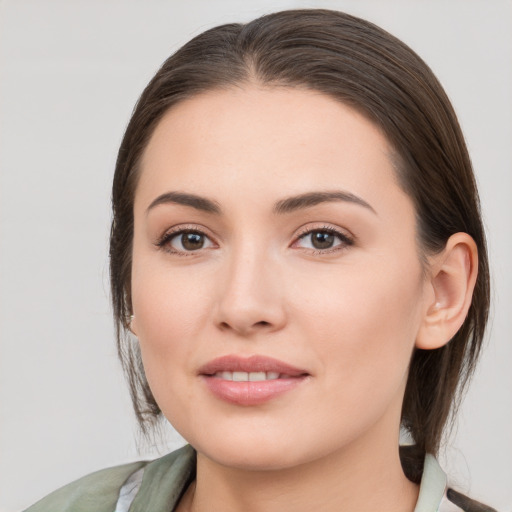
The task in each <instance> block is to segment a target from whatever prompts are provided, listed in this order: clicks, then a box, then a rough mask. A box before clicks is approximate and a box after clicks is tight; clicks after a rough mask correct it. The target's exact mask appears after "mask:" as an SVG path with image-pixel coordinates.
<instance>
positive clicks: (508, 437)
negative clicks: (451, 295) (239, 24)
mask: <svg viewBox="0 0 512 512" xmlns="http://www.w3.org/2000/svg"><path fill="white" fill-rule="evenodd" d="M294 7H328V8H334V9H340V10H345V11H347V12H349V13H352V14H355V15H359V16H361V17H364V18H367V19H369V20H371V21H373V22H375V23H377V24H379V25H381V26H382V27H383V28H385V29H387V30H389V31H390V32H392V33H393V34H395V35H397V36H398V37H400V38H401V39H403V40H404V41H405V42H406V43H408V44H409V45H410V46H411V47H412V48H413V49H415V50H416V51H417V52H418V53H419V54H420V55H421V56H422V57H423V58H424V59H425V60H426V61H427V62H428V63H429V65H430V66H431V67H432V68H433V70H434V72H435V73H436V74H437V75H438V77H439V78H440V79H441V81H442V83H443V84H444V86H445V87H446V90H447V92H448V94H449V95H450V97H451V98H452V101H453V103H454V106H455V109H456V111H457V113H458V114H459V117H460V122H461V124H462V127H463V129H464V131H465V134H466V137H467V141H468V145H469V149H470V152H471V156H472V159H473V163H474V166H475V170H476V174H477V178H478V181H479V185H480V191H481V197H482V205H483V213H484V217H485V222H486V225H487V228H488V234H489V246H490V253H491V266H492V272H493V283H494V292H493V299H494V308H493V321H492V329H491V331H490V333H489V336H488V345H487V348H486V351H485V354H484V356H483V358H482V363H481V366H480V368H479V371H478V372H477V374H476V376H475V379H474V382H473V385H472V387H471V389H470V392H469V394H468V397H467V399H466V401H465V403H464V405H463V407H462V410H461V414H460V419H459V422H458V426H457V428H456V430H455V433H454V435H453V437H452V438H451V439H450V440H449V446H450V447H449V448H448V450H447V451H446V453H445V455H444V456H443V457H442V461H443V464H444V467H445V469H446V470H447V471H448V472H449V473H450V475H451V480H452V482H454V483H455V484H457V485H458V486H459V487H460V488H461V489H463V490H465V491H467V492H469V493H470V494H471V495H472V496H473V497H475V498H479V499H481V500H483V501H486V502H488V503H489V504H491V505H493V506H495V507H497V508H498V509H499V510H501V511H512V463H511V461H512V371H511V370H510V368H511V365H512V343H511V342H510V337H511V332H512V269H511V262H512V201H511V196H512V151H511V146H512V99H511V98H512V26H511V25H512V2H510V1H498V0H492V1H487V0H480V1H475V0H425V1H418V0H407V1H392V0H373V1H370V0H359V1H355V0H352V1H348V0H347V1H342V0H338V1H334V0H332V1H327V0H326V1H316V2H315V1H284V0H283V1H277V0H274V1H271V0H268V1H257V0H254V1H241V0H240V1H235V0H232V1H227V0H215V1H209V0H204V1H199V0H188V1H186V2H185V1H178V0H175V1H172V0H168V1H164V0H137V1H134V0H131V1H130V0H122V1H121V0H95V1H94V0H73V1H67V0H53V1H51V0H31V1H30V0H11V1H6V0H4V1H0V73H1V76H0V116H1V117H0V123H1V124H0V130H1V131H0V136H1V138H0V144H1V145H0V164H1V178H0V179H1V181H0V230H1V232H0V244H1V245H0V264H1V267H0V326H1V327H0V333H1V345H0V512H6V511H9V512H13V511H17V510H21V509H22V508H24V507H26V506H28V505H29V504H31V503H32V502H34V501H35V500H37V499H38V498H40V497H41V496H43V495H45V494H47V493H48V492H50V491H51V490H53V489H55V488H57V487H58V486H61V485H63V484H64V483H67V482H69V481H70V480H73V479H76V478H78V477H79V476H81V475H83V474H85V473H88V472H91V471H94V470H96V469H100V468H103V467H106V466H110V465H115V464H119V463H122V462H127V461H131V460H134V459H138V458H141V457H154V456H156V455H158V453H161V452H162V451H165V450H166V449H170V448H172V447H175V446H177V445H178V444H180V443H181V442H182V441H181V440H180V439H179V437H178V436H177V435H176V434H173V433H172V431H171V430H170V429H169V432H168V441H167V446H165V445H164V446H157V444H155V445H148V446H143V447H142V448H141V449H140V450H139V451H138V445H139V444H140V443H138V441H137V432H138V431H137V427H136V425H135V421H134V418H133V414H132V411H131V405H130V401H129V397H128V392H127V389H126V386H125V383H124V380H123V376H122V374H121V372H120V368H119V364H118V361H117V359H116V353H115V348H114V338H113V329H112V321H111V310H110V306H109V293H108V256H107V254H108V248H107V242H108V232H109V222H110V212H109V196H110V185H111V179H112V174H113V168H114V162H115V158H116V151H117V147H118V145H119V142H120V139H121V136H122V133H123V130H124V128H125V126H126V123H127V121H128V119H129V116H130V112H131V109H132V107H133V105H134V103H135V101H136V99H137V97H138V95H139V94H140V92H141V91H142V89H143V87H144V85H145V84H146V83H147V81H148V80H149V79H150V78H151V76H152V75H153V73H154V72H155V71H156V69H157V68H158V67H159V65H160V64H161V62H162V61H163V60H164V59H165V58H166V57H167V56H168V55H169V54H170V53H171V52H173V51H174V50H175V49H177V48H178V47H179V46H180V45H181V44H183V43H185V42H186V41H187V40H188V39H190V38H191V37H192V36H193V35H195V34H197V33H199V32H201V31H203V30H205V29H206V28H209V27H211V26H213V25H217V24H220V23H224V22H230V21H247V20H249V19H252V18H254V17H256V16H258V15H260V14H263V13H267V12H271V11H275V10H281V9H288V8H294Z"/></svg>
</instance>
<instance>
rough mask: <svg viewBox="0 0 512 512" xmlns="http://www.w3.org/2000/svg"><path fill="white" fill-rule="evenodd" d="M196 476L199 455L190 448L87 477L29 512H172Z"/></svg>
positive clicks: (40, 502) (33, 507) (29, 509)
mask: <svg viewBox="0 0 512 512" xmlns="http://www.w3.org/2000/svg"><path fill="white" fill-rule="evenodd" d="M194 474H195V451H194V450H193V448H192V447H191V446H190V445H186V446H184V447H182V448H180V449H178V450H176V451H174V452H171V453H169V454H167V455H165V456H163V457H161V458H159V459H156V460H154V461H149V462H147V461H142V462H134V463H131V464H124V465H122V466H116V467H112V468H108V469H103V470H101V471H97V472H95V473H91V474H90V475H87V476H84V477H82V478H80V479H79V480H76V481H74V482H72V483H70V484H68V485H66V486H64V487H62V488H60V489H58V490H57V491H55V492H53V493H51V494H49V495H48V496H46V497H45V498H43V499H42V500H40V501H38V502H37V503H35V504H34V505H32V506H31V507H29V508H28V509H26V511H25V512H113V511H114V510H128V508H130V510H135V511H145V510H151V511H152V512H158V511H160V510H169V508H168V505H169V504H170V503H174V502H177V501H178V499H179V496H181V494H182V492H183V489H184V488H185V487H186V486H187V485H188V483H189V482H190V479H191V478H193V476H194ZM148 507H149V508H148Z"/></svg>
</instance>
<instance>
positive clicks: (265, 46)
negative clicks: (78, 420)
mask: <svg viewBox="0 0 512 512" xmlns="http://www.w3.org/2000/svg"><path fill="white" fill-rule="evenodd" d="M249 82H255V83H260V84H264V85H267V86H274V85H276V86H277V85H279V86H288V87H301V88H308V89H313V90H316V91H320V92H322V93H325V94H327V95H329V96H331V97H332V98H335V99H337V100H339V101H341V102H343V103H345V104H347V105H349V106H351V107H353V108H355V109H357V110H358V111H359V112H361V113H363V114H364V115H365V116H367V117H368V118H369V119H370V120H371V121H373V122H374V123H375V124H376V125H378V126H379V127H380V128H381V129H382V130H383V132H384V133H385V134H386V136H387V138H388V140H389V142H390V144H391V145H392V147H393V148H394V150H395V153H396V162H395V166H396V169H397V175H398V178H399V181H400V184H401V186H402V187H403V189H404V190H405V191H406V192H407V193H408V194H409V196H410V197H411V198H412V200H413V202H414V204H415V208H416V215H417V225H418V241H419V246H420V248H421V250H422V253H423V254H424V255H426V254H431V253H435V252H437V251H440V250H441V249H443V248H444V246H445V244H446V241H447V240H448V238H449V237H450V236H451V235H452V234H454V233H457V232H466V233H468V234H469V235H471V236H472V237H473V239H474V240H475V242H476V245H477V247H478V254H479V262H478V265H479V268H478V278H477V283H476V287H475V290H474V294H473V301H472V305H471V307H470V310H469V313H468V316H467V318H466V320H465V322H464V324H463V326H462V327H461V329H460V330H459V332H458V333H457V334H456V335H455V336H454V337H453V339H452V340H451V341H450V342H449V343H448V344H447V345H446V346H444V347H442V348H439V349H437V350H431V351H424V350H415V352H414V353H413V356H412V360H411V363H410V370H409V378H408V382H407V388H406V392H405V398H404V403H403V409H402V424H403V425H404V426H405V427H406V428H407V429H408V430H409V431H410V433H411V434H412V436H413V438H414V441H415V443H416V448H415V452H414V453H412V459H411V460H412V462H417V464H416V468H418V467H419V465H420V464H421V463H420V462H419V461H421V460H422V458H423V455H424V453H425V452H430V453H434V454H435V453H437V451H438V449H439V445H440V440H441V436H442V433H443V428H444V427H445V425H446V423H447V420H448V418H449V416H450V411H452V410H453V409H456V407H457V405H458V403H459V402H460V397H461V393H462V390H463V389H464V387H465V385H466V383H467V380H468V377H469V376H470V374H471V372H472V370H473V369H474V366H475V363H476V360H477V357H478V355H479V352H480V348H481V344H482V340H483V334H484V329H485V325H486V322H487V316H488V309H489V272H488V260H487V252H486V243H485V235H484V231H483V227H482V222H481V218H480V206H479V199H478V192H477V189H476V184H475V179H474V176H473V171H472V168H471V162H470V159H469V156H468V152H467V149H466V145H465V142H464V137H463V135H462V132H461V129H460V127H459V124H458V122H457V118H456V116H455V113H454V111H453V108H452V106H451V104H450V102H449V100H448V98H447V96H446V94H445V92H444V90H443V89H442V87H441V85H440V84H439V82H438V81H437V79H436V78H435V76H434V75H433V73H432V71H431V70H430V69H429V68H428V66H427V65H426V64H425V63H424V62H423V61H422V60H421V59H420V57H418V55H416V54H415V53H414V52H413V51H412V50H411V49H410V48H409V47H407V46H406V45H405V44H404V43H402V42H401V41H399V40H398V39H396V38H395V37H393V36H392V35H390V34H388V33H387V32H385V31H384V30H382V29H380V28H379V27H377V26H375V25H373V24H372V23H369V22H367V21H364V20H361V19H358V18H355V17H353V16H350V15H347V14H344V13H341V12H336V11H329V10H291V11H283V12H279V13H275V14H270V15H267V16H263V17H261V18H258V19H256V20H254V21H252V22H250V23H248V24H228V25H222V26H219V27H216V28H213V29H211V30H208V31H206V32H204V33H202V34H200V35H199V36H197V37H195V38H194V39H192V40H191V41H190V42H189V43H187V44H186V45H185V46H183V47H182V48H181V49H179V50H178V51H177V52H176V53H175V54H174V55H172V56H171V57H170V58H169V59H168V60H166V61H165V63H164V64H163V66H162V67H161V68H160V70H159V71H158V72H157V74H156V75H155V77H154V78H153V79H152V80H151V82H150V83H149V84H148V86H147V87H146V89H145V90H144V92H143V94H142V95H141V97H140V99H139V101H138V103H137V105H136V108H135V110H134V112H133V115H132V118H131V120H130V123H129V124H128V127H127V129H126V133H125V135H124V139H123V141H122V143H121V147H120V149H119V155H118V159H117V165H116V171H115V176H114V184H113V192H112V202H113V221H112V230H111V238H110V273H111V287H112V302H113V307H114V315H115V320H116V326H117V340H118V349H119V355H120V357H121V361H122V363H123V367H124V370H125V372H126V374H127V376H128V380H129V383H130V388H131V394H132V399H133V404H134V408H135V412H136V415H137V418H138V420H139V423H140V424H141V426H142V429H143V431H145V432H147V431H148V426H150V425H151V424H152V423H154V420H155V419H156V418H157V417H158V415H159V414H160V409H159V407H158V405H157V403H156V402H155V400H154V398H153V395H152V394H151V390H150V389H149V386H148V383H147V381H146V378H145V375H144V369H143V367H142V363H141V358H140V353H139V351H138V346H137V344H136V343H133V342H132V340H130V338H129V336H127V335H126V334H127V333H126V330H127V327H128V320H127V318H128V316H129V315H130V313H131V295H130V279H131V253H132V238H133V202H134V194H135V188H136V185H137V177H138V173H139V162H140V159H141V155H142V153H143V151H144V148H145V147H146V145H147V143H148V141H149V138H150V136H151V135H152V133H153V131H154V129H155V127H156V125H157V124H158V122H159V121H160V119H161V118H162V116H163V115H164V114H165V112H166V111H167V110H168V109H169V108H171V107H172V106H173V105H175V104H177V103H178V102H180V101H182V100H184V99H185V98H190V97H191V96H194V95H196V94H199V93H201V92H203V91H208V90H212V89H216V88H227V87H233V86H236V85H243V84H244V83H249ZM413 466H414V464H413ZM418 474H419V473H418V472H416V474H415V473H414V471H412V470H409V471H408V476H409V477H410V478H411V479H414V480H417V479H418Z"/></svg>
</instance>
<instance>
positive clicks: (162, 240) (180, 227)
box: [153, 224, 218, 256]
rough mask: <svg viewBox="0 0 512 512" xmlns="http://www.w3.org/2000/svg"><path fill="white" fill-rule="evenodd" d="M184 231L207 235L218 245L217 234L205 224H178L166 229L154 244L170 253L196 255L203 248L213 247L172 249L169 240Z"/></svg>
mask: <svg viewBox="0 0 512 512" xmlns="http://www.w3.org/2000/svg"><path fill="white" fill-rule="evenodd" d="M183 233H197V234H200V235H203V236H205V237H206V238H208V240H210V242H211V243H212V244H213V245H214V246H218V244H217V242H216V241H215V238H216V237H215V236H214V235H212V234H211V232H210V230H209V229H207V228H205V227H204V226H201V225H198V224H177V225H176V226H172V227H170V228H168V229H166V230H165V231H164V233H163V234H162V235H161V236H159V237H158V238H157V239H156V241H155V242H153V244H154V245H155V246H156V247H157V248H158V249H161V250H165V251H167V252H168V253H170V254H175V255H178V256H194V255H197V254H198V253H199V252H201V251H202V250H208V249H211V248H212V247H205V248H201V249H197V250H196V251H179V250H176V249H171V248H170V244H169V242H170V241H171V240H172V239H173V238H174V237H176V236H178V235H180V234H183Z"/></svg>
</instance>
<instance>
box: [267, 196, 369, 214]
mask: <svg viewBox="0 0 512 512" xmlns="http://www.w3.org/2000/svg"><path fill="white" fill-rule="evenodd" d="M333 201H345V202H347V203H353V204H357V205H359V206H363V207H364V208H367V209H368V210H370V211H372V212H373V213H375V214H377V212H376V211H375V210H374V209H373V208H372V206H371V205H370V204H369V203H367V202H366V201H365V200H364V199H362V198H360V197H359V196H356V195H355V194H352V193H351V192H346V191H344V190H334V191H329V192H307V193H305V194H300V195H298V196H293V197H288V198H287V199H283V200H281V201H278V202H277V203H276V204H275V205H274V212H275V213H291V212H294V211H296V210H302V209H304V208H310V207H312V206H316V205H317V204H321V203H328V202H333Z"/></svg>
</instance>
